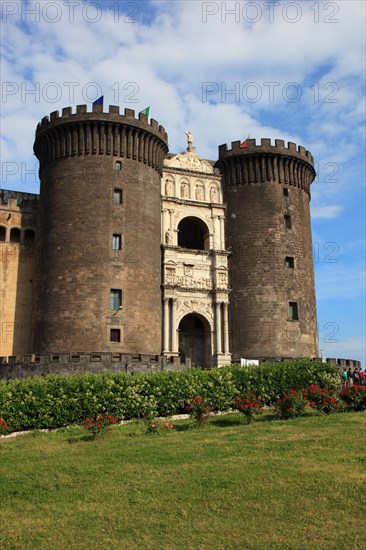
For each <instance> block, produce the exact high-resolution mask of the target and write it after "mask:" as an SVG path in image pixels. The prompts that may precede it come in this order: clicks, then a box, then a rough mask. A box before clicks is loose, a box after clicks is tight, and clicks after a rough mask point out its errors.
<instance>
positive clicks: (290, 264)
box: [285, 256, 295, 269]
mask: <svg viewBox="0 0 366 550" xmlns="http://www.w3.org/2000/svg"><path fill="white" fill-rule="evenodd" d="M285 265H286V267H290V268H291V269H293V268H294V267H295V259H294V258H293V257H292V256H286V259H285Z"/></svg>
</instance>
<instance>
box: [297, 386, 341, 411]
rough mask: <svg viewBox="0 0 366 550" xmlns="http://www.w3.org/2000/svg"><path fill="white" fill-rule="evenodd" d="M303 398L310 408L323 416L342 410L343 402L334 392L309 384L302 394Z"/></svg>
mask: <svg viewBox="0 0 366 550" xmlns="http://www.w3.org/2000/svg"><path fill="white" fill-rule="evenodd" d="M304 398H305V399H306V400H307V401H308V402H309V405H310V407H312V408H313V409H317V410H318V411H320V412H322V413H324V414H330V413H332V412H341V411H343V410H344V405H343V402H342V401H341V400H340V399H339V397H338V395H337V393H336V392H335V391H334V390H331V389H328V388H321V387H320V386H318V385H315V384H311V385H310V386H309V388H308V389H307V390H306V391H305V392H304Z"/></svg>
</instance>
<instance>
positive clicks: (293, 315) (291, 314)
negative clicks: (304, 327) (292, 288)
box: [288, 302, 299, 321]
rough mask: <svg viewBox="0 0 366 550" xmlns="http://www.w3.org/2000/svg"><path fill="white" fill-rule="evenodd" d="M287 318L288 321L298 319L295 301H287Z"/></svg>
mask: <svg viewBox="0 0 366 550" xmlns="http://www.w3.org/2000/svg"><path fill="white" fill-rule="evenodd" d="M288 305H289V319H290V321H298V320H299V312H298V307H297V302H289V304H288Z"/></svg>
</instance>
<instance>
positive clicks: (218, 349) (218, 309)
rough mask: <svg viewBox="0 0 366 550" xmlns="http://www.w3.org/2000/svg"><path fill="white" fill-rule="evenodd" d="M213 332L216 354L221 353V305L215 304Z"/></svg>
mask: <svg viewBox="0 0 366 550" xmlns="http://www.w3.org/2000/svg"><path fill="white" fill-rule="evenodd" d="M215 306H216V316H215V332H216V353H221V303H218V302H217V303H216V304H215Z"/></svg>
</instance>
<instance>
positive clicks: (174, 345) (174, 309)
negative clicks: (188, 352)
mask: <svg viewBox="0 0 366 550" xmlns="http://www.w3.org/2000/svg"><path fill="white" fill-rule="evenodd" d="M176 325H177V299H176V298H173V299H172V352H173V353H175V354H178V338H177V333H178V330H177V326H176Z"/></svg>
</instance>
